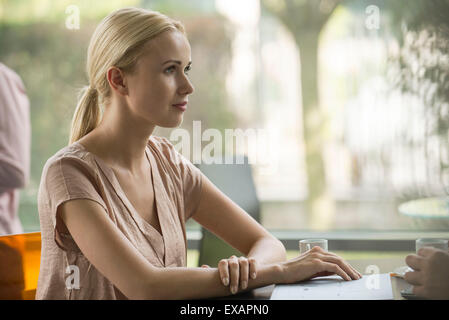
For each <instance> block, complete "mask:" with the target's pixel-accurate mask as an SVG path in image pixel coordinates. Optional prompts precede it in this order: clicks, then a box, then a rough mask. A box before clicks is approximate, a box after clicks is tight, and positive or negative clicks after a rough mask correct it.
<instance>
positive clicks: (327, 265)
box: [319, 261, 351, 281]
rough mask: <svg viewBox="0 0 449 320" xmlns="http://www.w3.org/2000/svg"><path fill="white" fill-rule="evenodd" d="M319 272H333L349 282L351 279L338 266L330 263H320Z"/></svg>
mask: <svg viewBox="0 0 449 320" xmlns="http://www.w3.org/2000/svg"><path fill="white" fill-rule="evenodd" d="M319 267H320V269H321V270H320V272H326V271H327V272H333V273H335V274H338V275H339V276H340V277H342V278H343V279H344V280H346V281H350V280H351V277H350V276H349V275H348V274H347V273H346V272H344V271H343V269H341V268H340V267H339V266H338V265H336V264H334V263H331V262H325V261H320V263H319Z"/></svg>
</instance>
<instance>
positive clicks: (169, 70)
mask: <svg viewBox="0 0 449 320" xmlns="http://www.w3.org/2000/svg"><path fill="white" fill-rule="evenodd" d="M175 69H176V66H171V67H168V68H167V69H165V73H172V72H173V71H175Z"/></svg>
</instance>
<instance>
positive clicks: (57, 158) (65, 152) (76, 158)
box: [42, 142, 94, 175]
mask: <svg viewBox="0 0 449 320" xmlns="http://www.w3.org/2000/svg"><path fill="white" fill-rule="evenodd" d="M62 167H73V168H85V169H87V170H88V171H90V170H89V169H93V167H94V157H93V155H92V154H91V153H90V152H89V151H87V150H86V149H85V148H84V147H83V146H82V145H81V144H80V143H78V142H74V143H72V144H70V145H68V146H65V147H64V148H62V149H60V150H58V151H57V152H56V153H55V154H54V155H53V156H51V157H50V158H49V159H48V160H47V162H46V163H45V165H44V169H43V172H42V173H43V175H45V174H47V173H48V171H49V170H51V169H52V168H62Z"/></svg>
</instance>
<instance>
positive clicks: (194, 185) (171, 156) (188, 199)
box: [158, 137, 203, 221]
mask: <svg viewBox="0 0 449 320" xmlns="http://www.w3.org/2000/svg"><path fill="white" fill-rule="evenodd" d="M158 139H159V141H160V143H161V145H162V149H163V150H164V153H165V154H166V157H167V158H168V160H169V162H170V164H171V166H173V167H174V168H175V169H176V171H177V172H178V175H179V177H180V181H181V184H182V190H183V191H182V194H183V199H184V219H185V221H187V220H188V219H190V218H191V217H192V216H193V214H194V213H195V211H196V210H197V209H198V206H199V203H200V198H201V188H202V180H203V174H202V173H201V171H200V170H199V169H198V168H197V167H195V166H194V165H193V164H192V162H190V161H189V160H188V159H187V158H186V157H184V156H183V155H182V154H180V153H179V152H178V151H176V149H175V147H174V146H173V145H172V144H171V142H170V141H169V140H168V139H167V138H164V137H158Z"/></svg>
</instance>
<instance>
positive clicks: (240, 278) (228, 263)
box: [201, 256, 257, 294]
mask: <svg viewBox="0 0 449 320" xmlns="http://www.w3.org/2000/svg"><path fill="white" fill-rule="evenodd" d="M201 267H202V268H209V266H208V265H202V266H201ZM218 271H219V273H220V279H221V281H222V283H223V285H225V286H228V285H229V289H230V290H231V293H232V294H235V293H236V292H237V291H238V288H239V285H240V287H241V289H243V290H245V289H246V288H247V287H248V280H249V278H250V277H251V279H256V277H257V261H256V259H254V258H246V257H240V258H237V257H236V256H231V257H229V258H228V259H221V260H220V262H219V263H218Z"/></svg>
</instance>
